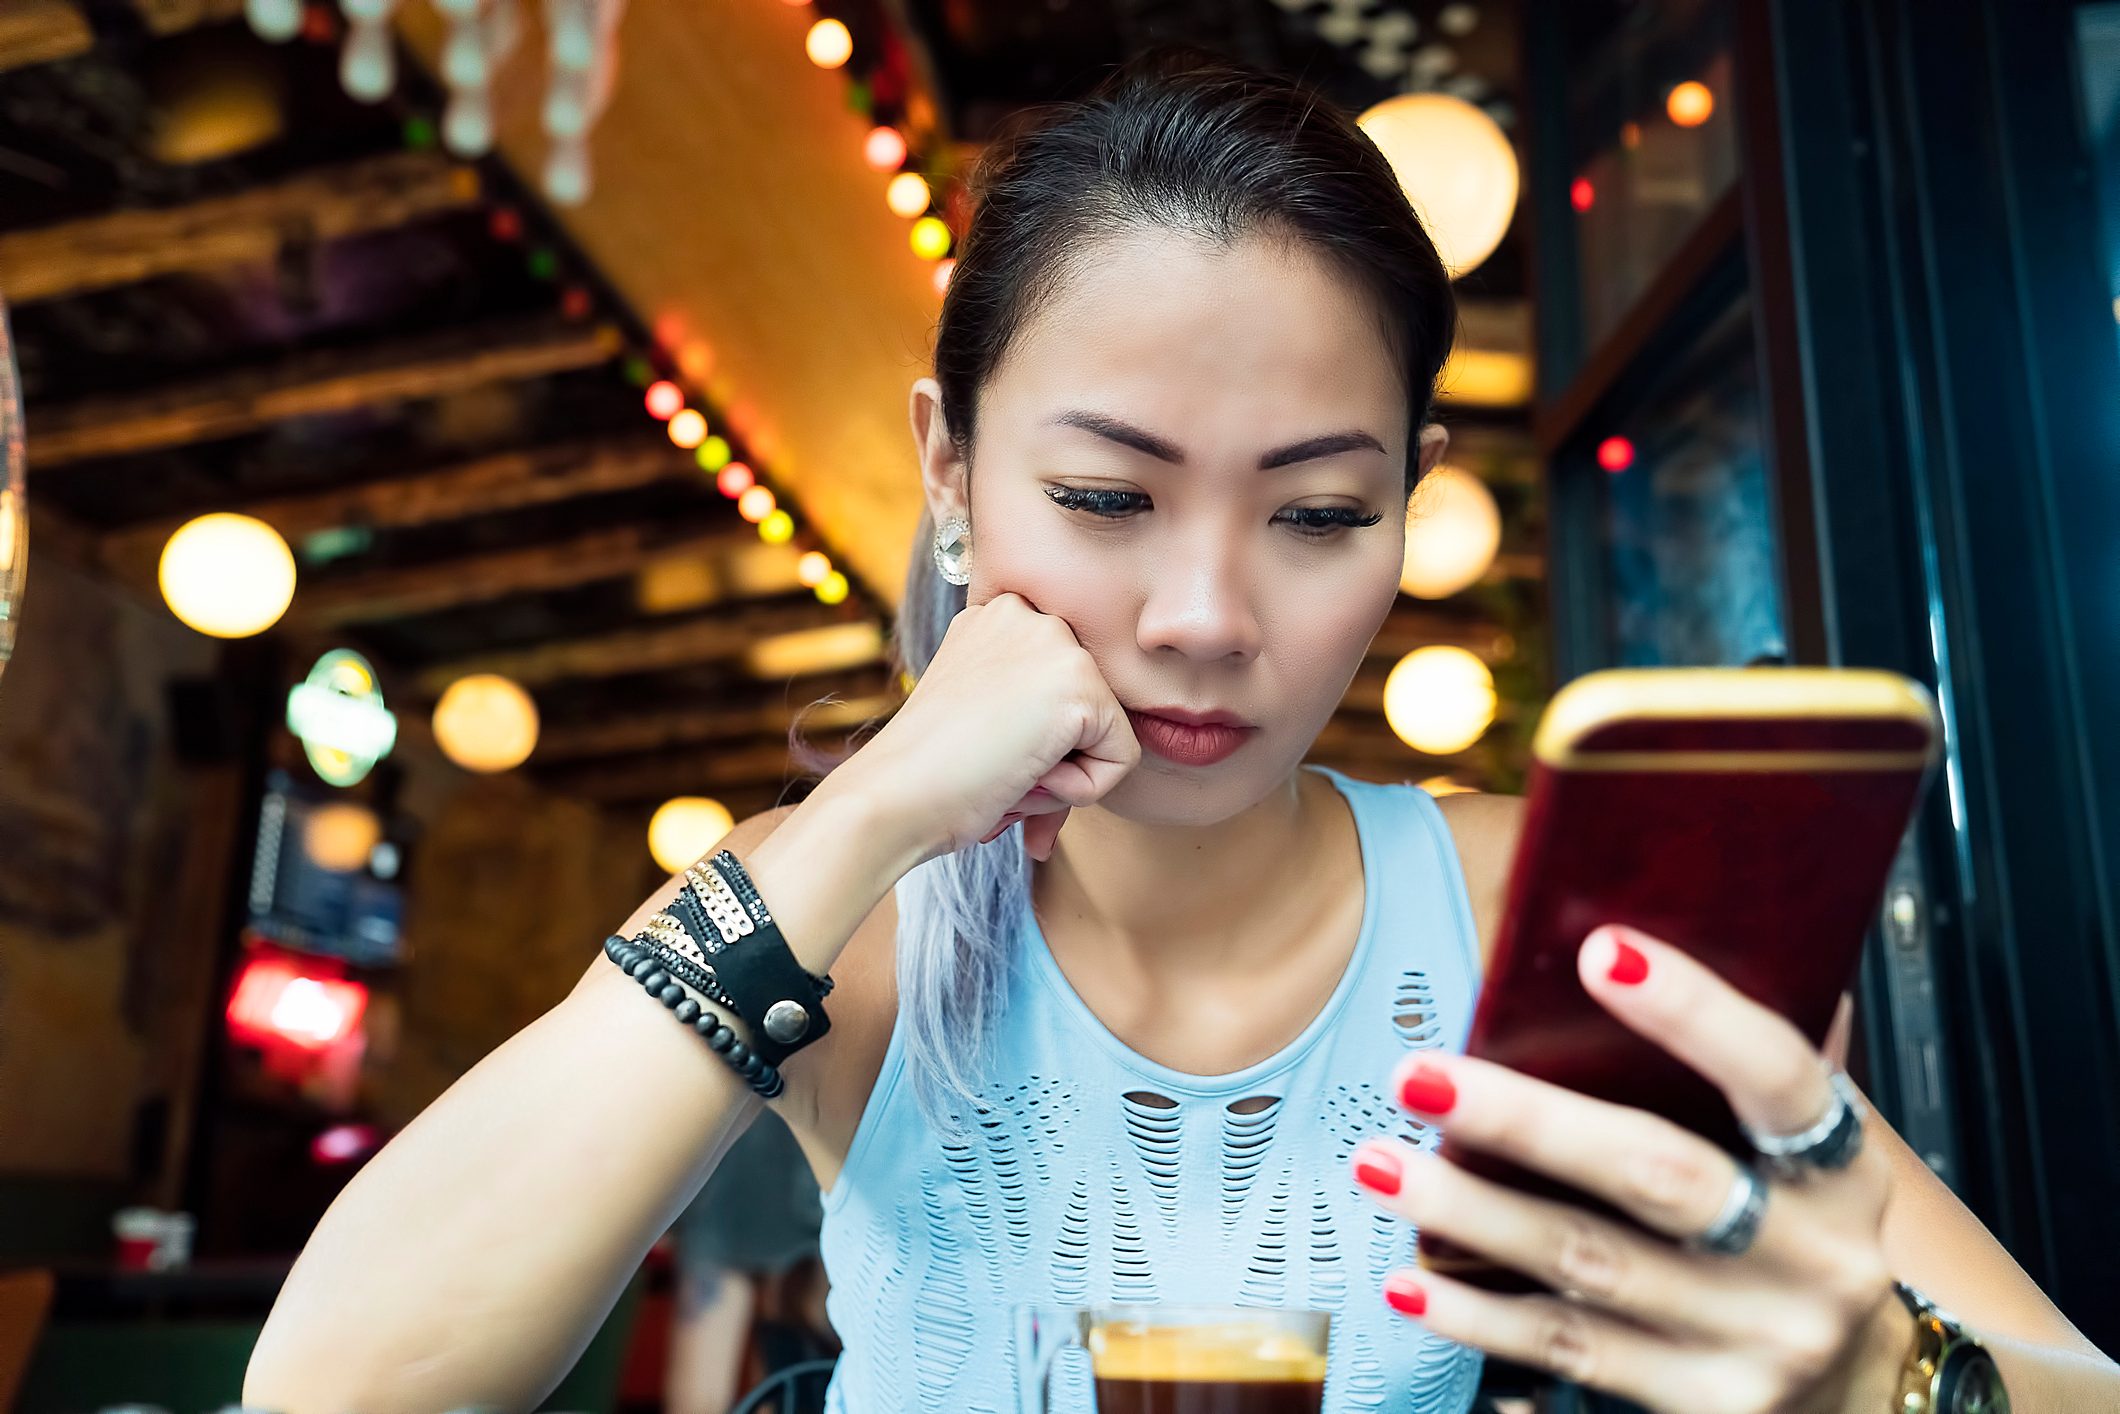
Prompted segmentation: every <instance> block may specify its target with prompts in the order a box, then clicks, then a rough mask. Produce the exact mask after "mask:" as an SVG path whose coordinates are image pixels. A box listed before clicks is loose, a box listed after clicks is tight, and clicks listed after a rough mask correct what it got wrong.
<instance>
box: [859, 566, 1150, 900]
mask: <svg viewBox="0 0 2120 1414" xmlns="http://www.w3.org/2000/svg"><path fill="white" fill-rule="evenodd" d="M1140 759H1141V746H1140V743H1139V742H1137V741H1135V740H1134V730H1133V726H1132V724H1131V723H1129V722H1128V721H1127V720H1126V710H1125V709H1124V708H1123V707H1121V706H1120V705H1119V700H1118V699H1117V698H1116V697H1114V696H1112V691H1111V688H1110V687H1108V686H1107V685H1106V684H1105V681H1104V676H1103V674H1102V673H1100V672H1099V671H1098V670H1097V665H1096V662H1095V661H1094V660H1093V659H1092V658H1091V657H1090V655H1089V653H1088V651H1087V650H1085V649H1084V648H1083V647H1082V645H1081V643H1080V642H1079V641H1077V639H1076V638H1075V631H1074V629H1073V628H1071V627H1070V626H1069V625H1068V623H1067V621H1066V620H1065V619H1062V618H1059V617H1057V616H1055V615H1052V614H1046V613H1041V612H1039V610H1038V609H1037V607H1036V606H1034V605H1033V604H1032V603H1031V602H1030V601H1029V600H1027V599H1025V598H1023V597H1022V596H1021V595H1019V594H1013V593H1004V594H998V595H996V596H995V597H994V598H992V599H990V600H988V601H987V602H985V603H983V604H975V605H968V606H966V607H965V608H963V609H960V610H959V611H958V612H957V615H956V617H955V618H953V619H951V620H950V624H949V627H948V629H947V630H945V631H944V633H943V636H942V644H941V646H940V647H939V648H937V649H936V651H935V658H934V661H933V662H931V663H929V664H928V667H927V671H926V672H924V673H922V674H921V675H920V680H919V681H918V682H917V683H916V684H915V685H914V687H913V692H912V695H911V696H909V697H908V698H907V699H906V701H905V704H904V705H903V706H902V707H900V708H899V709H898V712H897V715H895V716H894V717H892V718H891V720H890V721H889V722H887V723H886V724H885V725H884V726H883V728H882V729H881V730H880V731H878V732H877V733H876V735H875V736H874V737H872V738H871V739H870V740H869V742H868V743H867V744H866V745H865V746H863V747H862V748H861V749H860V750H859V751H857V752H856V753H855V754H854V756H853V758H852V759H850V760H849V761H847V763H846V764H845V765H843V766H841V767H840V768H839V770H838V771H835V772H833V775H834V776H835V777H836V776H838V775H839V774H840V772H847V773H850V774H853V775H856V776H857V777H858V778H859V779H860V781H861V782H862V783H863V788H864V791H874V792H878V793H879V795H878V796H876V797H872V798H881V799H886V800H890V801H893V802H895V805H894V806H893V813H894V814H898V813H899V812H901V811H902V812H903V813H902V814H900V815H899V818H900V819H901V820H902V821H903V823H904V825H905V827H906V828H907V829H909V830H911V831H912V832H913V836H914V838H915V839H916V840H917V841H918V842H919V846H920V848H921V851H922V852H921V855H920V858H921V859H922V860H928V859H932V858H935V857H936V856H937V855H941V854H947V853H949V852H950V851H952V850H957V849H962V848H963V847H965V846H966V845H969V844H973V843H979V842H983V841H986V840H990V839H992V838H993V837H994V836H996V835H998V834H1000V833H1001V832H1002V831H1003V830H1005V829H1007V828H1008V827H1009V826H1010V825H1012V824H1014V823H1015V822H1016V821H1017V820H1019V819H1022V820H1025V821H1027V822H1028V823H1026V824H1025V826H1024V831H1023V838H1024V847H1025V848H1026V849H1027V850H1028V851H1029V852H1030V855H1031V857H1032V858H1033V859H1039V860H1043V859H1046V858H1048V857H1049V856H1050V855H1051V854H1052V849H1053V839H1054V837H1055V836H1056V835H1058V834H1059V832H1060V826H1061V824H1062V823H1063V822H1064V821H1065V820H1066V819H1067V812H1068V811H1069V810H1070V809H1071V808H1073V807H1074V806H1077V805H1090V804H1093V803H1094V802H1096V801H1098V800H1100V799H1102V798H1103V797H1104V796H1105V794H1106V793H1107V792H1109V791H1110V790H1111V789H1112V788H1113V787H1114V786H1116V785H1118V784H1119V782H1120V781H1121V780H1123V779H1125V777H1126V774H1127V773H1128V772H1129V771H1131V770H1133V768H1134V766H1135V765H1136V764H1137V763H1138V762H1139V761H1140Z"/></svg>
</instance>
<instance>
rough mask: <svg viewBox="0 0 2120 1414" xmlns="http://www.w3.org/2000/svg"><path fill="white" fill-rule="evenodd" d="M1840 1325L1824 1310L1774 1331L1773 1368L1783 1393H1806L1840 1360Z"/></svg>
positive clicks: (1792, 1320)
mask: <svg viewBox="0 0 2120 1414" xmlns="http://www.w3.org/2000/svg"><path fill="white" fill-rule="evenodd" d="M1841 1343H1842V1330H1841V1325H1840V1321H1839V1320H1838V1318H1837V1317H1836V1316H1834V1315H1833V1314H1832V1313H1830V1312H1828V1311H1825V1310H1812V1311H1809V1312H1807V1313H1805V1314H1803V1315H1800V1316H1794V1317H1791V1318H1790V1319H1788V1320H1786V1321H1783V1322H1781V1323H1780V1325H1779V1327H1778V1329H1777V1331H1776V1339H1775V1350H1776V1353H1777V1355H1778V1357H1779V1358H1778V1359H1777V1361H1776V1364H1777V1366H1778V1370H1779V1374H1780V1376H1781V1384H1782V1386H1783V1388H1784V1389H1789V1390H1796V1389H1808V1388H1810V1387H1811V1386H1812V1385H1813V1384H1815V1383H1816V1382H1817V1381H1818V1380H1819V1379H1820V1378H1822V1377H1823V1376H1824V1375H1825V1374H1826V1373H1827V1372H1828V1371H1830V1370H1831V1369H1832V1368H1833V1365H1834V1363H1835V1362H1836V1361H1837V1360H1838V1359H1839V1358H1840V1347H1841Z"/></svg>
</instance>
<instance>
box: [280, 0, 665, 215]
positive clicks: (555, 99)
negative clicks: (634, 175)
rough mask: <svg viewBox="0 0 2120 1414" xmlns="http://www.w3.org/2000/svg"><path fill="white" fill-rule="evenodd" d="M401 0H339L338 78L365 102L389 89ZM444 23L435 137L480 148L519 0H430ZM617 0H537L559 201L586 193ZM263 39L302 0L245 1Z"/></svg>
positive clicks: (288, 31)
mask: <svg viewBox="0 0 2120 1414" xmlns="http://www.w3.org/2000/svg"><path fill="white" fill-rule="evenodd" d="M399 3H400V0H339V10H340V13H342V14H343V15H344V16H345V17H346V44H345V48H344V50H343V51H341V53H340V56H339V82H340V83H342V84H344V85H345V88H346V92H347V93H349V94H351V95H352V96H353V97H355V98H357V99H359V100H361V101H362V102H363V103H375V102H379V101H381V100H382V99H383V98H385V97H387V96H388V95H389V93H390V91H391V89H392V88H394V87H395V86H396V83H397V61H396V54H397V51H396V49H395V47H394V44H393V41H392V36H391V29H390V20H391V16H392V15H393V14H394V13H395V11H396V10H397V7H398V5H399ZM431 3H432V4H433V5H434V8H435V12H436V13H437V14H439V15H441V16H442V18H443V19H445V20H446V21H447V22H448V26H449V30H448V36H447V38H446V39H445V40H444V41H443V45H442V54H441V63H440V69H441V79H442V84H443V86H444V87H445V88H447V89H448V91H449V101H448V104H447V106H446V107H445V108H444V109H443V113H442V141H443V142H444V143H446V144H447V145H448V148H449V150H450V151H451V152H453V153H455V154H456V155H457V156H459V157H480V156H483V155H485V154H486V153H487V152H489V151H491V150H492V147H493V140H494V121H493V114H494V97H493V84H494V80H495V79H496V78H497V77H498V75H499V73H500V71H501V66H502V65H503V64H504V63H506V62H507V60H508V57H509V56H510V55H511V54H512V53H513V52H514V51H515V49H516V47H517V45H518V43H519V42H520V40H521V38H522V15H521V12H520V11H519V10H518V8H517V5H518V3H519V0H431ZM624 12H625V0H544V14H545V28H546V33H547V39H548V44H547V54H546V58H547V70H546V76H545V100H544V103H543V105H542V109H541V112H542V118H543V127H544V130H545V135H546V136H547V137H548V138H550V139H551V140H552V145H551V148H550V150H549V151H548V152H547V154H546V159H545V168H544V187H545V193H546V195H547V196H549V197H551V198H552V199H553V200H554V201H557V202H561V203H563V204H566V205H570V206H571V205H574V204H576V203H579V202H581V201H583V200H586V199H587V197H588V195H589V172H590V165H589V130H590V129H591V128H593V127H594V126H595V124H596V120H597V118H598V117H600V116H601V115H602V113H603V111H604V106H605V105H606V104H607V103H608V102H609V101H610V97H611V86H612V82H613V80H614V78H615V76H616V74H617V71H618V21H619V17H620V16H621V15H622V14H623V13H624ZM243 13H244V15H245V17H246V18H247V19H248V20H249V21H250V27H251V29H252V30H253V31H254V32H255V33H256V34H257V35H258V37H259V38H261V39H266V40H270V41H272V42H273V43H275V44H278V43H283V42H285V41H287V40H290V39H293V38H294V37H295V36H296V35H297V34H299V33H300V32H301V28H302V0H243Z"/></svg>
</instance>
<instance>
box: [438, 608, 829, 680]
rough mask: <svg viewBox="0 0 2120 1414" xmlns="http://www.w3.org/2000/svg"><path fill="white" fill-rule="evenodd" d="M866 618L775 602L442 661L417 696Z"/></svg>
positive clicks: (652, 662)
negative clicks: (461, 683)
mask: <svg viewBox="0 0 2120 1414" xmlns="http://www.w3.org/2000/svg"><path fill="white" fill-rule="evenodd" d="M865 617H866V615H865V614H863V613H862V611H861V610H860V609H859V608H858V607H857V606H856V605H854V604H852V603H844V604H838V605H825V604H818V603H808V604H802V603H797V604H773V605H759V606H756V607H753V608H746V609H737V610H723V611H720V612H716V613H713V614H710V615H706V616H703V617H699V618H692V619H686V620H684V621H682V622H679V623H670V624H655V625H651V626H647V627H642V628H629V629H615V630H613V631H611V632H608V633H599V634H595V635H592V636H590V637H587V638H576V639H565V640H561V641H558V642H553V643H541V644H536V645H534V646H532V647H528V648H517V649H511V650H508V651H505V652H499V653H483V654H479V655H478V656H476V657H471V658H464V659H459V660H457V661H455V662H450V663H442V664H437V665H435V666H433V667H430V668H427V669H425V670H423V671H422V672H421V673H420V675H419V677H418V679H417V681H416V684H415V687H414V691H415V692H417V693H419V694H422V695H424V696H426V697H428V698H433V697H436V696H439V695H440V693H441V691H442V689H444V688H446V687H447V686H449V684H450V683H451V682H454V681H455V680H456V679H457V678H460V677H462V676H464V675H465V674H466V673H500V674H501V675H503V676H505V677H509V678H513V679H514V680H515V681H517V682H519V683H521V684H522V685H523V686H524V687H529V688H535V687H537V686H539V685H541V684H544V683H552V682H561V681H565V680H569V679H574V678H609V677H621V676H625V675H627V674H631V673H654V672H667V671H670V670H672V669H675V668H688V667H692V666H695V665H697V664H701V663H715V662H723V661H726V660H728V659H730V658H735V657H738V656H740V655H741V654H742V653H743V651H744V650H745V649H747V648H749V647H750V646H751V645H752V644H754V643H756V642H758V641H759V640H760V639H763V638H771V637H773V636H774V635H776V634H781V633H794V632H797V631H799V630H802V629H811V628H828V627H830V626H832V625H834V624H843V623H848V622H854V621H858V620H861V619H863V618H865ZM797 681H802V682H807V681H808V679H807V678H804V679H798V680H797Z"/></svg>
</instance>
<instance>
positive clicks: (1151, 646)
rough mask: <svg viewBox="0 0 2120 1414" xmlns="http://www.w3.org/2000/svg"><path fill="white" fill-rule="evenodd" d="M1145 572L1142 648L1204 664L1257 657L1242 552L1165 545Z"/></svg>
mask: <svg viewBox="0 0 2120 1414" xmlns="http://www.w3.org/2000/svg"><path fill="white" fill-rule="evenodd" d="M1147 572H1148V584H1149V589H1148V596H1147V599H1146V600H1145V601H1144V602H1143V604H1142V606H1141V620H1140V624H1139V627H1138V630H1137V638H1138V640H1139V643H1140V646H1141V647H1142V649H1143V650H1145V651H1149V652H1153V651H1155V650H1158V649H1175V650H1177V651H1178V652H1180V653H1183V654H1184V655H1185V656H1186V657H1188V658H1194V659H1197V660H1199V661H1201V662H1215V661H1219V660H1221V659H1224V658H1234V659H1237V660H1239V661H1242V660H1247V659H1250V658H1253V657H1256V656H1257V655H1258V652H1259V646H1260V644H1259V636H1260V635H1259V621H1258V618H1257V616H1256V615H1255V614H1254V613H1253V612H1252V594H1251V588H1252V587H1251V583H1250V574H1249V572H1248V570H1247V567H1246V565H1245V562H1244V559H1243V557H1242V555H1241V554H1240V553H1239V552H1238V551H1236V550H1235V549H1233V548H1232V547H1230V546H1228V545H1223V544H1202V545H1193V546H1184V547H1178V546H1171V547H1166V548H1164V549H1163V550H1162V551H1161V552H1160V553H1159V554H1158V556H1157V559H1156V563H1154V564H1152V565H1150V566H1149V567H1148V571H1147Z"/></svg>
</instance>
